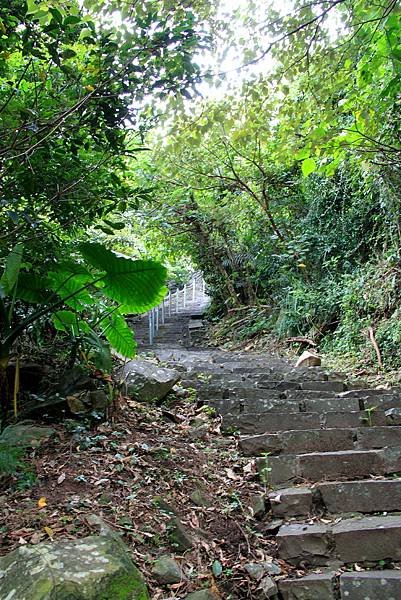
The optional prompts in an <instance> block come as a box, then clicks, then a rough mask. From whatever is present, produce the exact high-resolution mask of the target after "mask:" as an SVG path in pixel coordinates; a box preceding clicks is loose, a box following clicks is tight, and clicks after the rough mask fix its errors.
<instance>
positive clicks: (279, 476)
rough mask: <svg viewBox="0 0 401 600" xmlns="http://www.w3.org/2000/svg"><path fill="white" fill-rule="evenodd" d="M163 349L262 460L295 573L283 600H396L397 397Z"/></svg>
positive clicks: (259, 360) (255, 363) (400, 462)
mask: <svg viewBox="0 0 401 600" xmlns="http://www.w3.org/2000/svg"><path fill="white" fill-rule="evenodd" d="M160 351H161V352H160V357H161V358H163V359H164V360H167V361H169V362H172V363H174V364H177V363H179V364H180V368H181V369H182V370H183V371H184V373H183V380H182V384H183V385H186V386H190V387H195V388H196V389H197V393H198V397H199V398H200V401H201V402H203V403H206V404H208V405H210V406H211V407H213V408H215V409H216V411H217V412H218V413H219V414H220V415H221V416H222V427H223V429H224V430H225V431H226V432H231V433H238V434H239V436H240V437H239V440H240V441H239V447H240V450H241V451H242V453H243V454H244V455H246V456H250V457H255V460H256V465H257V469H258V472H259V476H260V480H261V484H262V486H263V487H264V489H265V493H266V501H267V505H268V507H269V511H270V517H271V518H272V519H274V521H275V524H276V525H277V530H278V532H277V541H278V553H279V558H281V559H283V560H285V561H286V562H287V563H288V564H290V565H292V566H293V567H294V569H293V572H294V573H295V575H294V577H287V578H282V577H281V578H279V579H278V580H277V584H278V589H279V598H281V599H282V600H340V599H341V600H376V599H377V600H382V599H383V600H384V599H385V600H400V599H401V570H399V569H401V479H400V477H398V475H399V474H400V473H401V391H400V390H376V389H347V386H346V385H345V384H344V382H343V378H342V377H341V375H339V374H337V375H336V374H334V375H331V374H328V373H326V372H325V371H324V370H323V369H321V368H319V367H317V368H316V367H315V368H297V369H295V368H293V367H292V366H291V365H289V364H287V363H286V362H285V361H282V360H279V359H275V358H273V357H268V356H262V355H257V354H241V353H227V352H222V351H202V350H193V351H191V352H188V351H187V352H183V351H180V350H179V349H176V350H166V349H164V350H162V349H161V348H160ZM305 572H306V573H307V575H304V573H305ZM297 574H302V575H303V576H297ZM272 597H275V596H272Z"/></svg>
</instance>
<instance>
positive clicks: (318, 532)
mask: <svg viewBox="0 0 401 600" xmlns="http://www.w3.org/2000/svg"><path fill="white" fill-rule="evenodd" d="M277 541H278V546H279V556H280V558H282V559H284V560H287V561H288V562H290V563H291V564H294V565H299V564H300V563H302V564H305V563H306V564H309V565H322V566H323V565H329V564H330V563H331V562H333V561H340V562H341V563H343V564H348V563H355V562H367V561H369V562H378V561H381V560H391V561H399V560H400V559H401V516H380V517H362V518H353V519H343V520H342V521H340V522H339V523H336V524H325V523H320V522H317V523H313V524H310V523H290V524H285V525H283V526H282V527H280V530H279V532H278V534H277Z"/></svg>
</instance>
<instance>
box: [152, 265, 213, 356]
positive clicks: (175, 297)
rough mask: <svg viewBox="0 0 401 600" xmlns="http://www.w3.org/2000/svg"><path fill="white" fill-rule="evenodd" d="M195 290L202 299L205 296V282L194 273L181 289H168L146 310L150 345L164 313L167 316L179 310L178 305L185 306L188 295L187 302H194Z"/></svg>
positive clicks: (164, 316)
mask: <svg viewBox="0 0 401 600" xmlns="http://www.w3.org/2000/svg"><path fill="white" fill-rule="evenodd" d="M197 292H198V295H199V296H200V298H201V299H202V300H203V299H204V298H205V297H206V284H205V280H204V279H203V277H202V275H201V274H199V273H195V274H194V275H193V277H192V279H191V281H190V282H189V283H186V284H185V285H184V286H183V287H182V288H181V289H179V288H178V287H177V288H176V289H175V290H169V292H168V294H167V295H166V296H165V297H164V298H163V300H162V301H161V302H160V304H159V305H158V306H156V307H155V308H152V309H151V310H150V311H148V323H149V344H150V345H152V344H153V342H154V339H155V337H156V334H157V331H158V329H159V326H160V324H162V325H164V323H165V320H166V313H167V314H168V316H169V317H171V315H172V314H174V313H175V314H177V313H178V312H179V309H180V306H181V307H182V308H186V306H187V305H188V296H189V297H190V298H191V300H190V301H189V303H194V302H196V299H197Z"/></svg>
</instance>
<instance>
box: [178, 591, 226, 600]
mask: <svg viewBox="0 0 401 600" xmlns="http://www.w3.org/2000/svg"><path fill="white" fill-rule="evenodd" d="M185 600H219V597H218V596H216V594H215V593H214V592H213V591H212V590H199V591H197V592H192V593H191V594H188V596H185Z"/></svg>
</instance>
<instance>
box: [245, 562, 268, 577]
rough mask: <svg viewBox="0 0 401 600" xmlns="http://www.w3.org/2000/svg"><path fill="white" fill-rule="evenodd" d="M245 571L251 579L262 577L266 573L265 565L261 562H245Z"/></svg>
mask: <svg viewBox="0 0 401 600" xmlns="http://www.w3.org/2000/svg"><path fill="white" fill-rule="evenodd" d="M244 569H245V571H246V572H247V573H248V575H249V577H250V578H251V579H256V580H258V579H262V577H263V575H264V574H265V573H266V567H265V566H264V564H263V563H247V564H246V565H244Z"/></svg>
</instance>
